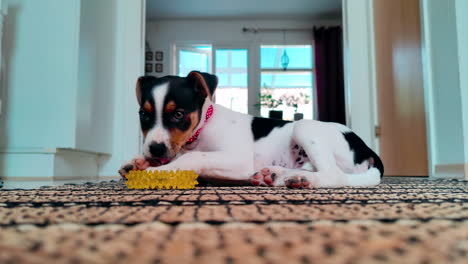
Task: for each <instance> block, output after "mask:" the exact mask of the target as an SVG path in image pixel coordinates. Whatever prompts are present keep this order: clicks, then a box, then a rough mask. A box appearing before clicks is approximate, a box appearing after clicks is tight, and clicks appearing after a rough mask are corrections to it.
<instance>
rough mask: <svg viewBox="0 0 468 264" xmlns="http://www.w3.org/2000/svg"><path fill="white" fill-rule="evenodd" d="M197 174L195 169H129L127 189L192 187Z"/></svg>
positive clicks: (195, 181)
mask: <svg viewBox="0 0 468 264" xmlns="http://www.w3.org/2000/svg"><path fill="white" fill-rule="evenodd" d="M197 177H198V175H197V174H196V173H195V171H187V170H186V171H184V170H176V171H154V172H149V171H137V170H133V171H130V172H129V173H128V174H127V175H126V178H127V181H126V184H127V187H128V188H129V189H193V188H195V185H197V184H198V182H197Z"/></svg>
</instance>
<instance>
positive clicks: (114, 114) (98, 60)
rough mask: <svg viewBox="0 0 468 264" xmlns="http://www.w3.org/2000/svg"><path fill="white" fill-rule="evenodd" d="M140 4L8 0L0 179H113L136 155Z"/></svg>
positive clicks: (135, 1) (105, 0)
mask: <svg viewBox="0 0 468 264" xmlns="http://www.w3.org/2000/svg"><path fill="white" fill-rule="evenodd" d="M144 4H145V0H133V1H126V0H100V1H93V0H68V1H62V0H41V1H36V0H8V16H7V17H6V23H5V35H4V44H5V46H4V49H3V51H4V58H5V61H6V65H7V67H6V68H5V76H4V77H5V78H2V80H1V84H2V85H1V92H2V98H4V99H5V101H4V109H5V111H4V115H3V114H2V115H1V116H0V177H2V176H7V177H24V176H26V177H39V176H41V177H57V176H62V177H69V176H71V174H75V176H85V177H93V176H94V177H96V176H98V174H100V175H106V176H111V175H117V170H118V168H119V167H120V165H121V164H122V163H123V161H124V160H127V159H130V158H131V157H132V156H134V155H135V154H138V147H139V129H138V115H137V110H138V106H137V104H136V100H135V99H134V98H135V95H134V93H135V92H134V86H135V81H136V79H137V77H138V76H140V75H142V74H143V70H142V69H143V51H144V33H145V32H144V19H145V17H144V14H145V10H144V7H145V5H144ZM46 156H47V160H48V162H43V163H41V164H42V165H41V167H40V168H38V167H35V166H24V164H37V162H36V163H34V161H35V160H40V159H41V158H43V157H46ZM77 172H79V173H77ZM77 174H79V175H77Z"/></svg>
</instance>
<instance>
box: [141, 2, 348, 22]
mask: <svg viewBox="0 0 468 264" xmlns="http://www.w3.org/2000/svg"><path fill="white" fill-rule="evenodd" d="M146 15H147V18H148V19H220V18H226V19H236V18H248V19H265V18H269V19H272V18H323V19H339V18H341V0H147V4H146Z"/></svg>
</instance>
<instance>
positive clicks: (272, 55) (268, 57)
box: [260, 45, 313, 69]
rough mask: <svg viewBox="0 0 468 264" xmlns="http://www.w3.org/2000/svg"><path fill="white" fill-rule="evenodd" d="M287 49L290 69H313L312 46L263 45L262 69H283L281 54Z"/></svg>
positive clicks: (261, 49)
mask: <svg viewBox="0 0 468 264" xmlns="http://www.w3.org/2000/svg"><path fill="white" fill-rule="evenodd" d="M285 50H286V54H287V55H288V57H289V65H288V69H312V67H313V57H312V46H310V45H303V46H292V45H291V46H289V45H286V46H284V45H283V46H261V48H260V58H261V61H260V66H261V68H262V69H282V66H281V56H283V52H284V51H285Z"/></svg>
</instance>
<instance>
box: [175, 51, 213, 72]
mask: <svg viewBox="0 0 468 264" xmlns="http://www.w3.org/2000/svg"><path fill="white" fill-rule="evenodd" d="M177 53H178V56H177V58H178V65H177V67H178V68H177V75H179V76H181V77H185V76H187V75H188V74H189V73H190V72H191V71H200V72H211V46H202V45H198V46H189V47H181V48H178V49H177Z"/></svg>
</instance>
